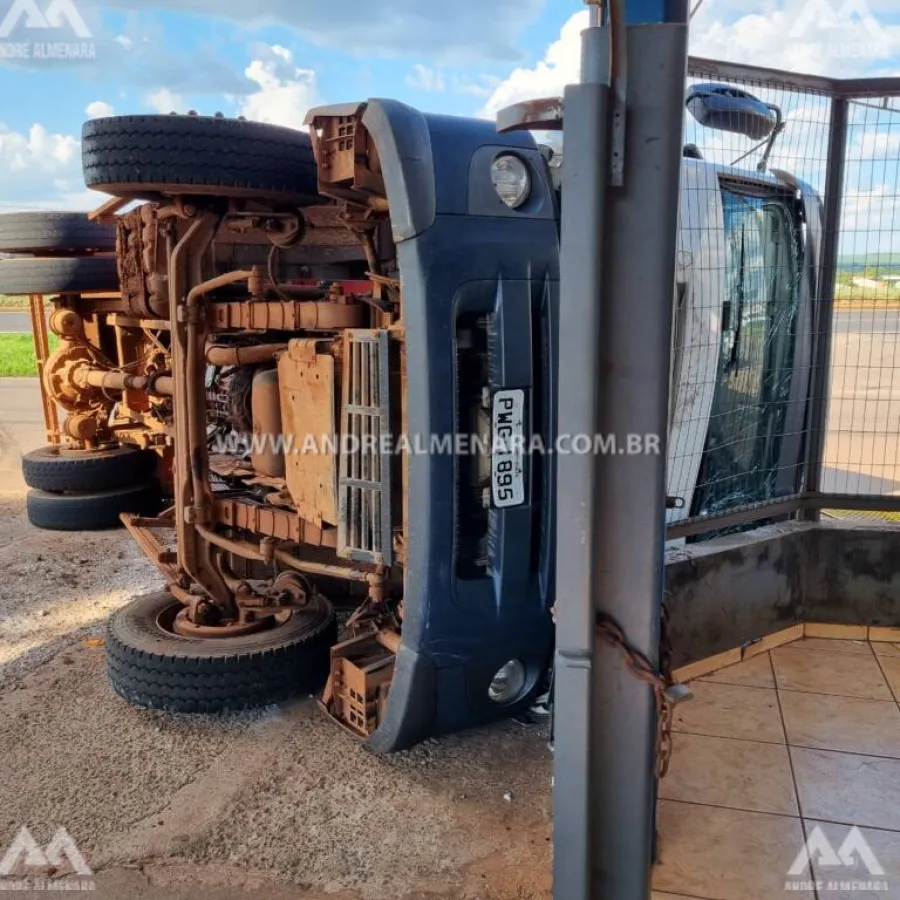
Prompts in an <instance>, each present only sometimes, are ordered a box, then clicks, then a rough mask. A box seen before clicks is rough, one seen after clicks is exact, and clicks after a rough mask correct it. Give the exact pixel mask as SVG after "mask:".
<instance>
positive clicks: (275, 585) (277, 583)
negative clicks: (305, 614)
mask: <svg viewBox="0 0 900 900" xmlns="http://www.w3.org/2000/svg"><path fill="white" fill-rule="evenodd" d="M312 593H313V588H312V586H311V585H310V583H309V581H307V579H306V578H304V577H303V576H302V575H298V574H297V573H296V572H282V573H281V574H280V575H278V576H277V577H276V578H275V580H274V581H273V582H272V584H271V586H270V587H269V589H268V591H266V598H267V599H268V600H270V601H272V602H273V603H274V604H275V605H276V606H289V607H291V608H294V609H303V608H304V607H305V606H308V605H309V598H310V597H311V596H312Z"/></svg>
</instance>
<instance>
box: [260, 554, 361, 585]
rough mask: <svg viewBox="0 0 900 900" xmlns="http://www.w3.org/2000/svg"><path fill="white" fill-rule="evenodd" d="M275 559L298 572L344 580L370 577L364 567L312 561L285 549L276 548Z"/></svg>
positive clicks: (359, 580)
mask: <svg viewBox="0 0 900 900" xmlns="http://www.w3.org/2000/svg"><path fill="white" fill-rule="evenodd" d="M275 559H276V560H277V561H278V562H280V563H282V564H283V565H285V566H290V567H291V568H292V569H296V570H297V571H298V572H306V573H307V574H308V575H318V576H320V577H321V578H340V579H343V580H344V581H358V582H367V581H368V577H369V573H368V572H365V571H364V570H362V569H351V568H350V567H349V566H335V565H331V564H330V563H317V562H310V561H309V560H305V559H298V558H297V557H296V556H294V555H293V554H292V553H288V552H287V551H285V550H276V551H275Z"/></svg>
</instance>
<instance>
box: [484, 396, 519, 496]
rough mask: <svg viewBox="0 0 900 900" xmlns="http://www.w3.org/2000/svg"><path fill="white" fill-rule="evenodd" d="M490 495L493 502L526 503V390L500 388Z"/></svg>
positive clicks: (495, 406) (494, 413) (496, 398)
mask: <svg viewBox="0 0 900 900" xmlns="http://www.w3.org/2000/svg"><path fill="white" fill-rule="evenodd" d="M491 418H492V422H493V453H492V457H491V495H492V499H493V501H494V506H495V507H497V508H498V509H507V508H509V507H511V506H522V504H523V503H525V391H497V393H496V394H494V403H493V408H492V416H491Z"/></svg>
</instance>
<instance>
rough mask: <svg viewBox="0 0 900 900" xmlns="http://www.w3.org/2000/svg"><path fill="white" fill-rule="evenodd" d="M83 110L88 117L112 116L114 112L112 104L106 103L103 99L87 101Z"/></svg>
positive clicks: (101, 117)
mask: <svg viewBox="0 0 900 900" xmlns="http://www.w3.org/2000/svg"><path fill="white" fill-rule="evenodd" d="M84 111H85V112H86V113H87V117H88V118H89V119H103V118H106V117H107V116H114V115H115V114H116V111H115V109H113V107H112V105H111V104H109V103H106V102H105V101H104V100H94V102H93V103H88V105H87V106H86V107H85V110H84Z"/></svg>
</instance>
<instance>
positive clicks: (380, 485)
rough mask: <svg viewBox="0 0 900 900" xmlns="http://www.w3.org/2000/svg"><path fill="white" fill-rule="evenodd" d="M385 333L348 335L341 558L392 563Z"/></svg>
mask: <svg viewBox="0 0 900 900" xmlns="http://www.w3.org/2000/svg"><path fill="white" fill-rule="evenodd" d="M389 340H390V339H389V336H388V333H387V332H386V331H361V330H351V331H346V332H345V333H344V360H343V379H342V380H343V396H342V404H341V441H342V447H341V454H340V468H339V473H338V498H339V504H340V505H339V517H338V550H337V552H338V556H341V557H343V558H345V559H352V560H355V561H357V562H366V563H374V564H376V565H385V566H389V565H391V563H392V526H391V509H390V500H391V465H390V460H391V457H390V456H385V457H382V455H381V450H380V447H381V440H382V435H385V436H388V435H390V412H391V410H390V343H389Z"/></svg>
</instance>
